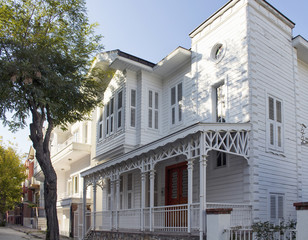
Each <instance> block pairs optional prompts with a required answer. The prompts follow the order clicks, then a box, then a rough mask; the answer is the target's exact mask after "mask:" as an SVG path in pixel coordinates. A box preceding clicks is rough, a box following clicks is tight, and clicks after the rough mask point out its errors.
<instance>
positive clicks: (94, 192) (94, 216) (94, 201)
mask: <svg viewBox="0 0 308 240" xmlns="http://www.w3.org/2000/svg"><path fill="white" fill-rule="evenodd" d="M95 228H96V181H94V183H93V229H94V230H95Z"/></svg>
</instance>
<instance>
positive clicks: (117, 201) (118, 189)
mask: <svg viewBox="0 0 308 240" xmlns="http://www.w3.org/2000/svg"><path fill="white" fill-rule="evenodd" d="M120 181H121V180H120V177H119V176H118V177H117V179H116V181H115V182H116V229H117V230H118V229H119V210H120Z"/></svg>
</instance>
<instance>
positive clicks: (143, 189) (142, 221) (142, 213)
mask: <svg viewBox="0 0 308 240" xmlns="http://www.w3.org/2000/svg"><path fill="white" fill-rule="evenodd" d="M145 180H146V172H141V231H144V220H145V219H144V209H145V194H146V190H145Z"/></svg>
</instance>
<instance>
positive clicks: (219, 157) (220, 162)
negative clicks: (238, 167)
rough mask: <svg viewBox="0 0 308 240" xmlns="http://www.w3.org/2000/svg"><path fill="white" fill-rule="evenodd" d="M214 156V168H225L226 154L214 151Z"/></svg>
mask: <svg viewBox="0 0 308 240" xmlns="http://www.w3.org/2000/svg"><path fill="white" fill-rule="evenodd" d="M215 154H216V167H217V168H219V167H225V166H227V153H225V152H221V151H215Z"/></svg>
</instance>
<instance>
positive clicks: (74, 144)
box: [50, 136, 91, 168]
mask: <svg viewBox="0 0 308 240" xmlns="http://www.w3.org/2000/svg"><path fill="white" fill-rule="evenodd" d="M50 152H51V161H52V163H53V165H54V166H55V167H57V166H60V167H61V168H65V167H67V166H69V165H70V164H72V163H74V162H76V161H78V160H80V159H82V158H84V157H86V156H90V154H91V145H90V144H86V143H81V142H79V141H76V140H75V138H74V137H73V136H72V137H70V138H68V139H67V140H66V141H64V142H63V143H60V144H57V145H55V146H52V147H51V151H50Z"/></svg>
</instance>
